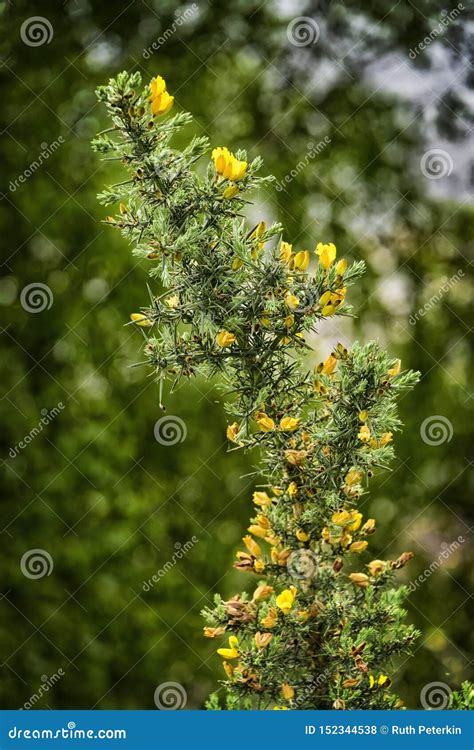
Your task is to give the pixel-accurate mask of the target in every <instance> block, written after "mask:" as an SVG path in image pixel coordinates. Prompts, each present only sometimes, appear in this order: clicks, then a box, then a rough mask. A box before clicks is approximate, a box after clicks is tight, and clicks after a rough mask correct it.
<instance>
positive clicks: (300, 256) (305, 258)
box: [293, 250, 309, 271]
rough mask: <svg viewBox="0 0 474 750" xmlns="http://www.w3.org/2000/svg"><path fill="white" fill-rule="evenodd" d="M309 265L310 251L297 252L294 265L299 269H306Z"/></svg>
mask: <svg viewBox="0 0 474 750" xmlns="http://www.w3.org/2000/svg"><path fill="white" fill-rule="evenodd" d="M308 266H309V252H308V251H307V250H300V252H299V253H296V255H295V257H294V260H293V267H294V268H297V269H298V271H306V269H307V268H308Z"/></svg>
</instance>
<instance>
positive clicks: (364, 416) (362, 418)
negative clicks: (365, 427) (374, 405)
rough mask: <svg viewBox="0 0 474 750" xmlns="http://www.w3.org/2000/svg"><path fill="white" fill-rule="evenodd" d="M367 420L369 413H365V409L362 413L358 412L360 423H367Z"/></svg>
mask: <svg viewBox="0 0 474 750" xmlns="http://www.w3.org/2000/svg"><path fill="white" fill-rule="evenodd" d="M368 418H369V412H368V411H367V409H363V410H362V411H360V412H359V419H360V421H361V422H367V420H368Z"/></svg>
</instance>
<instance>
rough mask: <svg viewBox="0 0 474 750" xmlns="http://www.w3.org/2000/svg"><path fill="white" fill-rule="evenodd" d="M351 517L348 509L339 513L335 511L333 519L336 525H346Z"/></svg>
mask: <svg viewBox="0 0 474 750" xmlns="http://www.w3.org/2000/svg"><path fill="white" fill-rule="evenodd" d="M350 518H351V514H350V513H349V511H348V510H341V511H339V512H338V513H333V515H332V518H331V520H332V522H333V523H334V524H336V526H345V525H346V523H347V522H348V521H349V520H350Z"/></svg>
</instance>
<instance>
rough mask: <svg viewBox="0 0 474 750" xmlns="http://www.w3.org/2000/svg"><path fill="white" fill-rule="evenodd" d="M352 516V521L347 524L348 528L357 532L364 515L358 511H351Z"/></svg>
mask: <svg viewBox="0 0 474 750" xmlns="http://www.w3.org/2000/svg"><path fill="white" fill-rule="evenodd" d="M350 516H351V520H350V521H349V522H348V523H347V528H348V529H349V530H350V531H357V530H358V528H359V527H360V525H361V523H362V513H359V511H358V510H351V512H350Z"/></svg>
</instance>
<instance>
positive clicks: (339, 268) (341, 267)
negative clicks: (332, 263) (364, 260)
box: [336, 258, 347, 276]
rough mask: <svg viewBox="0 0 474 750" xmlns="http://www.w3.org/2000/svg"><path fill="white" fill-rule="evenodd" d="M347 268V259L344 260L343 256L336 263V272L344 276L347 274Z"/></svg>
mask: <svg viewBox="0 0 474 750" xmlns="http://www.w3.org/2000/svg"><path fill="white" fill-rule="evenodd" d="M346 269H347V260H344V258H343V259H342V260H340V261H339V263H337V265H336V273H337V275H338V276H343V275H344V274H345V272H346Z"/></svg>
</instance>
